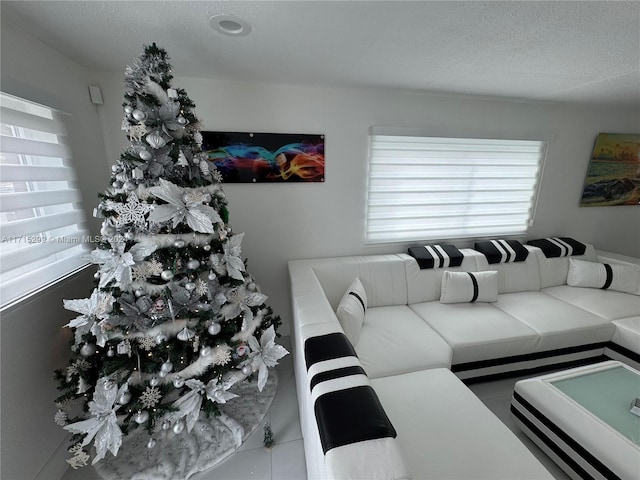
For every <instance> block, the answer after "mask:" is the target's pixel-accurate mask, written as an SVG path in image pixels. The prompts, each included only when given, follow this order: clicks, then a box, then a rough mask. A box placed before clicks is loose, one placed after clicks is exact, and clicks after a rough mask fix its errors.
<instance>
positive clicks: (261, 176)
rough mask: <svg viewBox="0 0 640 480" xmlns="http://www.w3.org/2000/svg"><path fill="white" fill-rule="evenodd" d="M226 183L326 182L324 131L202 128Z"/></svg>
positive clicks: (206, 147) (204, 144)
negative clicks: (206, 129)
mask: <svg viewBox="0 0 640 480" xmlns="http://www.w3.org/2000/svg"><path fill="white" fill-rule="evenodd" d="M202 147H203V149H204V151H205V152H206V154H207V156H208V157H209V160H211V161H212V162H213V163H214V164H215V165H216V167H217V168H218V171H219V172H220V173H221V174H222V178H223V180H224V182H225V183H258V182H271V183H274V182H280V183H282V182H288V183H290V182H324V135H302V134H300V135H299V134H289V133H241V132H207V131H203V132H202Z"/></svg>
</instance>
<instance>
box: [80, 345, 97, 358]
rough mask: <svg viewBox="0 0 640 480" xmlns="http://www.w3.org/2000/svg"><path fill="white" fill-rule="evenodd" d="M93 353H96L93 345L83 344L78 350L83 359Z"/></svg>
mask: <svg viewBox="0 0 640 480" xmlns="http://www.w3.org/2000/svg"><path fill="white" fill-rule="evenodd" d="M94 353H96V346H95V345H94V344H93V343H85V344H84V345H83V346H82V347H81V348H80V355H82V356H83V357H90V356H91V355H93V354H94Z"/></svg>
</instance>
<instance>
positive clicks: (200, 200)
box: [55, 45, 286, 480]
mask: <svg viewBox="0 0 640 480" xmlns="http://www.w3.org/2000/svg"><path fill="white" fill-rule="evenodd" d="M171 80H172V74H171V66H170V64H169V62H168V56H167V54H166V52H165V51H164V50H163V49H161V48H158V47H157V46H156V45H151V46H146V47H145V48H144V53H143V54H142V55H141V56H140V57H139V58H138V59H136V60H135V61H134V62H133V63H132V65H129V66H128V67H127V68H126V69H125V82H124V85H125V96H124V102H123V103H124V107H123V108H124V111H123V118H122V124H121V126H122V129H123V130H124V131H125V132H126V135H125V136H126V138H127V140H128V141H129V146H128V147H127V148H126V150H125V151H124V153H123V154H122V155H121V156H120V159H119V160H117V161H116V163H115V165H113V167H111V178H110V180H109V183H108V184H107V189H106V190H105V191H104V192H103V193H102V194H101V195H100V202H99V205H98V207H97V208H96V211H95V214H96V218H101V219H102V220H101V221H102V226H101V229H100V234H101V236H102V238H101V241H100V242H96V245H95V248H94V250H93V251H92V252H91V253H90V255H89V260H90V261H91V262H92V263H93V264H95V265H96V266H97V271H96V274H95V276H94V279H95V280H94V284H95V285H94V290H93V292H92V293H91V296H90V298H86V299H75V300H64V306H65V308H67V309H69V310H72V311H75V312H77V314H78V316H77V317H76V318H74V319H73V320H71V321H70V322H69V323H68V324H67V325H65V327H66V328H71V329H72V330H73V335H72V336H71V337H72V338H71V342H72V343H71V352H70V353H71V360H70V361H69V362H68V364H67V368H66V369H60V370H57V371H56V378H57V379H58V381H59V384H60V385H59V388H60V396H59V397H58V399H57V402H58V403H59V404H62V402H69V401H77V402H78V404H82V405H83V406H84V407H85V408H83V409H78V410H81V411H80V413H78V414H77V415H78V416H77V417H75V418H72V419H71V423H69V416H66V412H67V411H68V409H66V408H64V409H60V411H61V412H63V413H62V414H56V417H55V421H56V422H57V423H58V424H60V425H61V426H63V428H65V429H66V430H67V431H69V432H72V433H74V434H76V436H74V445H75V444H76V443H77V441H78V438H77V437H78V436H79V437H81V440H80V443H79V444H78V445H77V449H76V447H73V448H74V449H76V450H74V451H73V453H74V456H73V457H72V458H71V459H70V460H68V461H69V462H70V465H71V466H72V467H73V468H76V467H80V466H82V465H84V464H86V463H87V460H88V459H89V453H90V454H91V456H92V457H93V464H96V462H98V464H99V465H113V464H114V462H117V461H118V460H119V459H118V458H114V457H116V456H120V455H122V456H123V458H122V463H123V465H127V467H126V468H127V469H129V470H131V471H127V473H122V475H120V473H119V474H106V475H102V473H101V476H103V477H104V478H114V477H115V476H118V475H120V476H121V477H122V478H154V480H171V479H172V478H178V477H180V478H188V477H189V476H190V475H191V474H192V473H194V472H197V471H201V470H202V469H203V468H210V466H212V465H213V464H214V463H215V462H216V461H219V460H216V457H218V456H219V457H220V458H225V457H226V456H227V455H228V454H229V453H230V451H233V450H235V449H237V448H238V447H239V446H240V445H241V443H242V440H243V438H245V436H244V434H245V432H244V430H243V429H244V428H245V427H244V426H243V425H241V423H242V422H245V420H247V419H248V418H251V419H252V420H251V422H252V423H251V424H249V423H247V424H246V428H247V431H246V433H247V434H248V433H249V432H250V431H252V430H253V429H254V428H255V427H256V426H257V425H258V424H259V423H260V422H261V421H262V418H263V417H264V415H265V414H266V412H267V410H268V406H269V403H270V400H269V399H272V398H273V396H274V395H275V384H276V382H275V379H274V375H273V374H272V375H269V374H268V369H270V368H273V367H274V366H275V365H276V364H277V361H278V359H280V358H281V357H282V356H283V355H284V354H286V350H284V349H283V348H282V347H280V346H279V345H276V344H275V343H274V342H275V329H276V328H277V327H278V326H279V325H280V323H281V321H280V318H279V317H278V316H276V315H273V314H272V311H271V309H270V308H268V307H267V306H266V301H267V296H266V295H264V294H262V293H261V291H260V289H259V287H258V286H257V285H256V284H255V281H254V280H253V278H252V276H251V275H250V274H249V272H247V270H246V267H245V259H243V257H242V254H241V243H242V240H243V234H242V233H240V234H236V233H235V232H234V231H233V229H232V228H231V226H230V225H229V224H228V221H229V209H228V202H227V196H226V195H225V193H224V191H223V189H222V184H221V181H222V175H221V174H220V172H219V171H217V169H216V167H215V165H214V164H213V163H211V162H210V161H209V159H208V156H207V154H206V153H205V152H203V150H202V134H201V132H200V124H199V122H198V120H197V117H196V115H195V112H194V104H193V101H192V100H191V99H190V98H189V97H188V96H187V94H186V92H185V91H184V90H182V89H178V88H173V87H172V86H171ZM203 333H205V334H208V335H210V336H209V337H206V338H207V340H208V341H206V342H202V343H201V341H200V340H201V338H200V337H201V336H202V334H203ZM212 336H215V338H213V337H212ZM203 340H204V339H203ZM254 372H255V373H257V375H251V374H252V373H254ZM107 375H108V376H107ZM122 382H124V383H122ZM129 382H131V388H129ZM231 389H232V390H231ZM232 392H233V393H232ZM235 402H239V404H242V407H238V406H237V405H238V404H236V403H235ZM227 404H231V405H230V406H229V409H228V410H225V407H226V406H227ZM74 415H75V413H74ZM234 415H236V416H239V418H237V419H234V418H232V417H233V416H234ZM138 425H140V426H144V428H136V427H137V426H138ZM132 427H133V428H132ZM163 431H166V434H163V433H162V432H163ZM158 432H160V433H161V435H160V436H157V433H158ZM187 435H188V436H189V438H188V439H187V437H186V436H187ZM176 437H180V438H181V439H180V440H177V441H178V443H177V444H176V443H173V442H175V441H176V440H174V439H175V438H176ZM160 442H162V446H161V447H162V448H157V447H156V444H159V443H160ZM179 442H190V443H189V445H191V444H198V445H200V446H201V447H202V448H204V449H211V451H210V452H209V451H200V452H195V454H193V453H192V452H191V451H190V450H189V451H187V449H180V448H179V447H180V446H181V445H180V443H179ZM84 446H88V447H90V449H87V450H88V451H87V452H85V451H84V450H83V447H84ZM145 446H146V449H145ZM198 448H200V447H198ZM140 449H142V450H140ZM166 451H175V455H173V454H172V455H168V456H167V455H164V456H162V458H160V457H158V455H159V454H160V453H159V452H166ZM119 452H120V455H119ZM123 452H124V453H123ZM108 453H110V454H111V455H110V456H108V457H107V454H108ZM143 457H144V458H143ZM145 462H146V463H148V462H152V463H151V465H149V466H148V468H149V469H152V470H146V471H145V472H142V470H140V472H137V471H134V470H135V469H137V468H140V469H144V468H147V467H143V466H142V465H143V464H144V463H145ZM153 462H156V463H155V464H154V463H153ZM157 462H160V463H163V465H165V467H163V469H162V472H174V473H175V475H173V476H171V475H172V474H171V473H166V474H165V473H162V474H161V473H160V472H159V470H157V469H156V468H155V467H156V464H157ZM169 464H171V465H169ZM178 468H180V470H179V473H178V470H177V469H178ZM96 469H98V470H99V468H98V465H96ZM151 471H153V474H150V473H149V472H151ZM121 472H122V471H121Z"/></svg>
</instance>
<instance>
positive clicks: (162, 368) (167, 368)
mask: <svg viewBox="0 0 640 480" xmlns="http://www.w3.org/2000/svg"><path fill="white" fill-rule="evenodd" d="M171 370H173V363H171V362H170V361H168V360H167V361H166V362H164V363H163V364H162V365H161V366H160V373H162V372H164V373H165V374H166V373H169V372H170V371H171Z"/></svg>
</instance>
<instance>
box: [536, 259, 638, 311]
mask: <svg viewBox="0 0 640 480" xmlns="http://www.w3.org/2000/svg"><path fill="white" fill-rule="evenodd" d="M558 260H559V259H558ZM542 291H543V292H544V293H546V294H548V295H551V296H553V297H556V298H559V299H560V300H562V301H564V302H568V303H570V304H572V305H575V306H577V307H580V308H582V309H583V310H587V311H588V312H591V313H595V314H596V315H599V316H601V317H604V318H606V319H608V320H616V319H618V318H626V317H635V316H638V315H640V297H639V296H636V295H629V294H628V293H622V292H614V291H613V290H600V289H596V288H577V287H570V286H568V285H559V286H557V287H549V288H545V289H543V290H542Z"/></svg>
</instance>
